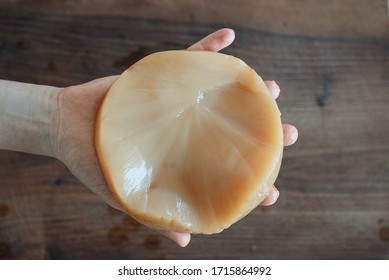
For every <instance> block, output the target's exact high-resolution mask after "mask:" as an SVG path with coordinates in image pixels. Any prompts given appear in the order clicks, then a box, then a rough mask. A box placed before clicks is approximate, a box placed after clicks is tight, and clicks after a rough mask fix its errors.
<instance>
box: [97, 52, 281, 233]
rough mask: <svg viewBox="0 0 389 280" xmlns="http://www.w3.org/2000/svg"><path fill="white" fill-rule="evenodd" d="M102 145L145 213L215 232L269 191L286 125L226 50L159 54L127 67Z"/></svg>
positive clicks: (101, 120)
mask: <svg viewBox="0 0 389 280" xmlns="http://www.w3.org/2000/svg"><path fill="white" fill-rule="evenodd" d="M96 148H97V151H98V155H99V159H100V162H101V166H102V168H103V171H104V175H105V177H106V179H107V182H108V184H109V186H110V188H111V189H112V191H113V193H114V194H115V195H116V197H117V198H118V200H119V201H120V203H121V204H122V205H123V206H124V207H125V209H126V210H127V211H128V213H129V214H130V215H131V216H133V217H134V218H135V219H137V220H138V221H140V222H142V223H144V224H146V225H148V226H150V227H152V228H157V229H164V230H174V231H181V232H192V233H206V234H211V233H217V232H220V231H222V230H223V229H225V228H227V227H229V226H230V225H231V224H233V223H234V222H236V221H237V220H239V219H241V218H242V217H243V216H245V215H246V214H248V213H249V212H250V211H251V210H252V209H253V208H255V207H256V206H257V205H258V204H259V203H260V202H261V201H262V200H263V199H264V198H265V197H266V195H267V193H268V192H269V190H270V187H271V186H272V185H273V183H274V181H275V179H276V177H277V175H278V171H279V167H280V162H281V158H282V150H283V145H282V125H281V120H280V113H279V110H278V107H277V105H276V103H275V100H274V99H273V97H272V96H271V95H270V93H269V92H268V90H267V88H266V86H265V84H264V83H263V81H262V79H261V78H260V77H259V76H258V75H257V74H256V73H255V71H254V70H252V69H251V68H250V67H248V66H247V65H246V64H245V63H244V62H242V61H241V60H240V59H237V58H235V57H232V56H227V55H224V54H219V53H211V52H194V51H167V52H160V53H155V54H152V55H150V56H147V57H145V58H144V59H142V60H140V61H139V62H137V63H136V64H134V65H133V66H132V67H130V68H129V69H128V70H126V71H125V72H124V73H123V74H122V75H121V76H120V78H119V79H118V80H117V81H116V82H115V84H114V85H113V86H112V88H111V89H110V91H109V93H108V94H107V96H106V97H105V99H104V101H103V103H102V105H101V108H100V112H99V116H98V119H97V127H96Z"/></svg>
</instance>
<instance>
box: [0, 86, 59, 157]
mask: <svg viewBox="0 0 389 280" xmlns="http://www.w3.org/2000/svg"><path fill="white" fill-rule="evenodd" d="M59 92H60V89H59V88H55V87H50V86H42V85H34V84H27V83H19V82H13V81H6V80H0V149H5V150H12V151H20V152H26V153H33V154H40V155H46V156H55V153H56V149H57V147H56V146H55V145H56V141H55V139H56V137H57V131H58V117H57V116H58V95H59Z"/></svg>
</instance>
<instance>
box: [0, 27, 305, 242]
mask: <svg viewBox="0 0 389 280" xmlns="http://www.w3.org/2000/svg"><path fill="white" fill-rule="evenodd" d="M234 39H235V33H234V31H233V30H231V29H221V30H218V31H216V32H214V33H212V34H210V35H208V36H207V37H205V38H204V39H202V40H200V41H199V42H197V43H195V44H194V45H192V46H191V47H189V48H188V50H205V51H213V52H217V51H220V50H222V49H224V48H226V47H227V46H229V45H230V44H231V43H232V42H233V41H234ZM117 78H118V76H109V77H104V78H100V79H97V80H93V81H91V82H88V83H85V84H82V85H76V86H70V87H67V88H56V87H50V86H42V85H33V84H26V83H19V82H12V81H5V80H0V116H1V118H0V149H5V150H12V151H20V152H27V153H32V154H39V155H45V156H50V157H54V158H57V159H58V160H60V161H62V162H63V163H64V164H65V165H66V166H67V167H68V168H69V170H70V171H71V172H72V173H73V175H74V176H75V177H77V178H78V179H79V180H80V181H81V182H82V183H83V184H84V185H85V186H87V187H88V188H89V189H90V190H92V191H93V192H94V193H96V194H97V195H98V196H100V197H101V198H102V199H103V200H104V201H105V202H106V203H107V204H109V205H110V206H112V207H113V208H116V209H118V210H121V211H123V212H125V211H124V209H123V208H122V207H121V206H120V204H119V203H118V202H117V201H116V199H115V198H114V197H113V195H112V193H111V191H110V190H109V188H108V186H107V183H106V181H105V179H104V176H103V173H102V171H101V168H100V164H99V161H98V158H97V155H96V151H95V147H94V127H95V119H96V115H97V111H98V108H99V106H100V104H101V102H102V100H103V98H104V96H105V95H106V93H107V92H108V90H109V88H110V87H111V85H112V84H113V82H114V81H115V80H116V79H117ZM265 83H266V86H267V87H268V89H269V91H270V93H271V94H272V95H273V96H274V98H277V97H278V95H279V93H280V88H279V87H278V85H277V84H276V83H275V82H274V81H266V82H265ZM283 131H284V145H285V146H289V145H292V144H293V143H295V142H296V140H297V137H298V132H297V129H296V128H295V127H294V126H292V125H289V124H283ZM278 196H279V191H278V190H277V188H276V187H275V186H273V188H272V190H271V191H270V193H269V195H268V197H267V198H266V199H265V200H264V201H263V202H262V203H261V205H263V206H269V205H272V204H273V203H275V202H276V200H277V198H278ZM160 233H161V234H162V235H164V236H166V237H167V238H169V239H171V240H173V241H174V242H176V243H177V244H178V245H179V246H182V247H185V246H186V245H188V243H189V241H190V234H189V233H178V232H167V231H160Z"/></svg>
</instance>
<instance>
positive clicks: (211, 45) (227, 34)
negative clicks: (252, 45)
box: [188, 28, 235, 52]
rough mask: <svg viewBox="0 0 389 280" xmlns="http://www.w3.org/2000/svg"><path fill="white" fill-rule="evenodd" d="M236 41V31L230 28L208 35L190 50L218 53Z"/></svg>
mask: <svg viewBox="0 0 389 280" xmlns="http://www.w3.org/2000/svg"><path fill="white" fill-rule="evenodd" d="M234 39H235V32H234V30H232V29H229V28H223V29H220V30H218V31H216V32H214V33H212V34H210V35H208V36H207V37H205V38H204V39H201V40H200V41H199V42H197V43H195V44H194V45H192V46H190V47H189V48H188V50H191V51H211V52H218V51H220V50H222V49H224V48H226V47H228V46H229V45H231V43H232V42H233V41H234Z"/></svg>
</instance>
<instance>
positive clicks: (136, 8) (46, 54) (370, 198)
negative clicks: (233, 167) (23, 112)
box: [0, 0, 389, 259]
mask: <svg viewBox="0 0 389 280" xmlns="http://www.w3.org/2000/svg"><path fill="white" fill-rule="evenodd" d="M47 2H49V1H43V0H41V1H38V0H36V1H17V0H14V1H2V2H1V4H0V78H2V79H11V80H18V81H24V82H31V83H41V84H50V85H55V86H67V85H72V84H76V83H82V82H86V81H88V80H91V79H94V78H97V77H101V76H106V75H111V74H118V73H121V72H122V71H123V70H124V69H126V68H127V67H128V66H129V65H131V64H132V63H134V62H135V61H137V60H138V59H140V58H142V57H143V56H145V55H147V54H149V53H152V52H155V51H160V50H167V49H181V48H185V47H187V46H189V45H190V44H191V43H193V42H195V41H197V40H198V39H200V38H201V37H202V36H204V35H206V34H208V33H210V32H212V31H214V30H216V29H217V28H219V27H225V26H228V27H232V28H234V29H235V30H236V32H237V39H236V42H235V43H234V45H233V46H231V47H229V48H228V49H226V50H225V52H226V53H229V54H232V55H235V56H238V57H240V58H242V59H243V60H245V61H246V62H247V63H248V64H249V65H251V66H252V67H254V68H255V69H256V70H257V71H258V72H259V73H260V74H261V75H262V76H263V78H264V79H274V80H276V81H278V83H279V84H280V86H281V88H282V93H281V96H280V98H279V101H278V103H279V107H280V109H281V111H282V114H283V115H282V117H283V120H284V122H288V123H293V124H295V125H296V126H297V127H298V128H299V131H300V138H299V141H298V143H297V144H296V145H295V146H293V147H290V148H286V150H285V156H284V161H283V165H282V169H281V173H280V176H279V178H278V180H277V186H278V187H279V189H280V191H281V196H280V198H279V200H278V202H277V204H276V205H274V206H272V207H268V208H264V207H259V208H257V209H256V210H254V211H253V212H252V213H251V214H250V215H249V216H248V217H246V218H245V219H243V220H242V221H240V222H238V223H237V224H235V225H234V226H232V227H231V228H230V229H228V230H226V231H224V232H223V233H221V234H218V235H213V236H193V239H192V243H191V244H190V245H189V246H188V247H187V248H184V249H182V248H178V247H177V246H175V245H173V244H172V243H171V242H170V241H168V240H166V239H164V238H162V237H160V236H159V235H157V234H156V233H154V232H153V231H151V230H149V229H146V228H145V227H143V226H141V225H139V224H137V223H136V222H134V221H132V220H131V219H129V218H128V217H126V216H125V215H123V214H121V213H119V212H118V211H116V210H112V209H110V208H109V207H108V206H106V205H105V204H104V203H102V202H101V200H100V199H99V198H98V197H96V196H95V195H94V194H92V193H91V192H90V191H89V190H88V189H86V188H85V187H83V186H82V185H81V184H80V183H79V182H78V181H77V180H76V179H75V178H74V177H73V176H72V175H71V174H70V173H69V172H68V171H67V169H66V167H65V166H64V165H63V164H62V163H60V162H58V161H56V160H54V159H51V158H46V157H40V156H33V155H27V154H22V153H16V152H10V151H0V259H122V258H123V259H389V112H388V108H389V37H388V8H387V2H386V1H385V0H372V1H364V0H345V1H335V0H331V1H320V0H301V1H293V5H292V3H291V1H288V0H277V1H270V0H267V1H255V0H252V1H244V4H242V1H212V2H211V1H195V0H188V1H167V0H165V1H151V0H150V1H124V0H112V1H103V0H99V1H89V0H87V1H76V0H66V1H55V2H54V1H50V3H49V4H48V3H47ZM96 2H98V3H97V4H96Z"/></svg>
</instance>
